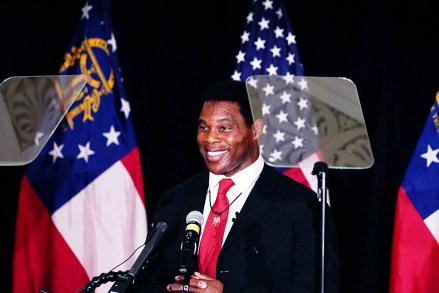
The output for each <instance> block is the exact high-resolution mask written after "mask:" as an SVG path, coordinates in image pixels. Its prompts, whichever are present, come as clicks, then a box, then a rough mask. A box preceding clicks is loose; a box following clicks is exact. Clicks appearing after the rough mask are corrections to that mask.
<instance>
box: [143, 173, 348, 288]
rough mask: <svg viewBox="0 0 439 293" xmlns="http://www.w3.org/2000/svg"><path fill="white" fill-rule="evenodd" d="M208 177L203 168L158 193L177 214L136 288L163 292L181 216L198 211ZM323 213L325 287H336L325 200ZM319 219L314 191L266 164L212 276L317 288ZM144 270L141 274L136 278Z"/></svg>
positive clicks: (242, 283) (255, 284) (171, 272)
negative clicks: (324, 221)
mask: <svg viewBox="0 0 439 293" xmlns="http://www.w3.org/2000/svg"><path fill="white" fill-rule="evenodd" d="M208 180H209V173H208V171H207V170H206V171H202V172H200V173H199V174H197V175H195V176H193V177H191V178H189V179H188V180H187V181H185V182H183V183H182V184H180V185H177V186H175V187H174V188H172V189H170V190H168V191H167V192H165V193H164V194H163V195H162V196H161V197H160V199H159V202H158V204H157V208H156V211H159V210H161V209H162V208H164V207H166V206H169V205H172V206H175V207H177V208H178V210H179V211H180V213H181V215H180V217H181V220H180V224H179V225H178V227H177V229H176V230H174V231H171V232H170V233H169V235H167V236H166V238H165V239H164V240H163V241H164V242H163V244H162V245H161V246H160V248H159V249H158V251H157V257H156V258H155V259H154V260H153V261H151V263H149V264H148V266H147V269H146V270H145V271H144V272H142V275H143V276H142V278H139V282H137V284H136V288H137V289H139V288H147V290H146V291H144V292H165V288H166V285H167V284H169V283H173V282H174V277H175V275H177V274H178V265H179V257H180V251H181V241H182V239H183V234H184V230H185V225H186V222H185V217H186V215H187V214H188V213H189V212H191V211H193V210H198V211H200V212H202V211H203V207H204V201H205V198H206V190H207V187H208ZM155 214H156V213H155ZM325 214H326V224H325V230H326V241H325V246H326V250H325V268H326V269H325V292H328V293H332V292H339V287H340V284H339V283H340V282H339V279H340V277H339V270H340V268H339V259H338V253H337V243H336V242H337V240H336V234H335V233H336V231H335V227H334V222H333V218H332V215H331V211H330V209H329V208H327V209H326V213H325ZM320 219H321V205H320V202H319V201H318V200H317V195H316V193H315V192H313V191H312V190H311V189H309V188H307V187H306V186H304V185H302V184H300V183H298V182H296V181H294V180H292V179H291V178H289V177H287V176H286V175H284V174H282V173H280V172H278V171H277V170H275V169H274V168H272V167H270V166H268V165H265V166H264V168H263V171H262V173H261V175H260V177H259V179H258V180H257V182H256V184H255V186H254V188H253V189H252V190H251V192H250V194H249V197H248V199H247V201H246V202H245V204H244V206H243V208H242V209H241V211H240V213H239V215H237V217H236V220H235V222H234V224H233V226H232V228H231V230H230V232H229V235H228V236H227V239H226V240H225V243H224V245H223V248H222V250H221V253H220V255H219V257H218V263H217V279H218V280H220V281H221V282H223V283H224V292H318V291H319V290H320V289H319V284H320V279H321V273H320V267H321V265H320V264H321V254H320V251H321V241H320V235H321V228H320V226H321V225H320V223H321V220H320ZM195 270H197V264H196V263H195ZM143 278H145V279H146V280H142V281H140V279H143ZM143 282H147V283H148V285H144V284H143ZM145 286H146V287H145Z"/></svg>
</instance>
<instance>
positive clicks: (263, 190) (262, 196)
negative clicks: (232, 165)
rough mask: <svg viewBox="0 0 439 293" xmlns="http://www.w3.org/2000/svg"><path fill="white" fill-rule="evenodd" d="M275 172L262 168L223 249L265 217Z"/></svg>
mask: <svg viewBox="0 0 439 293" xmlns="http://www.w3.org/2000/svg"><path fill="white" fill-rule="evenodd" d="M272 172H276V171H274V170H272V169H270V168H267V166H264V169H263V170H262V173H261V176H260V177H259V179H258V181H257V182H256V184H255V186H254V187H253V189H252V191H251V192H250V194H249V196H248V198H247V200H246V202H245V204H244V206H243V207H242V209H241V211H240V213H239V214H238V216H237V217H236V221H235V223H234V224H233V226H232V229H231V230H230V232H229V235H228V236H227V239H226V241H225V242H224V246H223V249H227V247H229V246H230V245H231V244H232V243H233V242H234V241H236V239H238V238H239V237H242V235H244V234H245V233H246V231H247V230H248V229H250V228H251V227H252V226H253V225H255V223H256V222H257V220H258V219H259V218H260V217H262V216H263V215H265V214H266V213H267V212H268V211H269V210H270V209H271V208H272V207H273V205H274V204H273V201H272V200H271V199H270V195H271V194H272V193H273V190H274V184H273V183H274V180H275V179H274V178H273V175H274V174H273V173H272Z"/></svg>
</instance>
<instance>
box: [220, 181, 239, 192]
mask: <svg viewBox="0 0 439 293" xmlns="http://www.w3.org/2000/svg"><path fill="white" fill-rule="evenodd" d="M233 185H235V182H233V180H232V179H222V180H221V181H220V182H219V188H218V195H220V194H221V195H226V193H227V191H229V189H230V188H232V186H233Z"/></svg>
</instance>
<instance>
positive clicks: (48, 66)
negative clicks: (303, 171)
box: [0, 0, 439, 293]
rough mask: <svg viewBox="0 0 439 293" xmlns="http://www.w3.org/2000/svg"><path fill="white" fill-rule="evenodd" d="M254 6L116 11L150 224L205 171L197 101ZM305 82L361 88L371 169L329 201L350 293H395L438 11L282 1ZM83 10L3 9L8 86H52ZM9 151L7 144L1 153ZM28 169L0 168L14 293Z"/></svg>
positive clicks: (6, 258)
mask: <svg viewBox="0 0 439 293" xmlns="http://www.w3.org/2000/svg"><path fill="white" fill-rule="evenodd" d="M249 5H250V0H247V1H242V0H241V1H238V0H227V1H226V0H223V1H165V0H161V1H134V0H125V1H116V0H114V1H113V27H114V30H115V36H116V40H117V45H118V50H119V51H118V54H119V62H120V66H121V67H122V70H123V75H124V79H125V86H126V91H127V94H128V99H129V100H130V103H131V108H132V117H133V120H134V127H135V130H136V132H137V140H138V146H139V149H140V152H141V158H142V165H143V172H144V182H145V194H146V199H147V208H148V215H150V214H151V213H152V209H153V208H154V205H155V203H156V200H157V198H158V197H159V195H160V194H161V193H162V192H163V191H164V190H165V189H167V188H169V187H171V186H173V185H175V184H177V183H179V182H181V181H182V180H184V179H186V178H187V177H189V176H190V175H192V174H194V173H195V172H197V171H198V170H200V169H201V168H202V167H203V163H202V161H201V159H200V158H199V154H198V150H197V146H196V141H195V131H196V120H197V117H198V112H199V109H198V108H196V107H195V100H196V98H197V97H198V96H199V95H200V93H201V92H202V91H203V90H204V89H205V88H206V87H207V86H208V85H210V84H211V83H213V82H216V81H218V80H222V79H228V78H230V76H231V74H232V73H233V70H234V68H235V63H236V59H235V55H236V54H237V53H238V50H239V47H240V36H241V33H242V32H243V28H244V22H245V17H246V16H247V14H248V11H249ZM285 5H286V7H287V13H288V16H289V19H290V23H291V25H292V27H293V30H294V32H295V34H296V40H297V44H298V47H299V53H300V59H301V62H302V63H303V65H304V69H305V75H307V76H327V77H347V78H349V79H351V80H352V81H353V82H354V83H355V84H356V86H357V90H358V94H359V97H360V102H361V105H362V108H363V114H364V118H365V121H366V125H367V128H368V132H369V136H370V141H371V145H372V149H373V153H374V157H375V163H374V165H373V166H372V167H371V168H369V169H367V170H333V169H331V171H330V174H329V184H330V196H331V202H332V209H333V211H334V214H335V217H336V221H337V226H338V231H339V241H340V251H341V260H342V271H343V292H349V293H351V292H368V293H370V292H388V283H389V274H390V253H391V241H392V231H393V217H394V211H395V204H396V195H397V191H398V187H399V185H400V183H401V181H402V179H403V176H404V173H405V170H406V167H407V165H408V163H409V160H410V158H411V155H412V152H413V150H414V147H415V145H416V143H417V141H418V138H419V137H420V135H421V132H422V129H423V126H424V123H425V121H426V119H427V116H428V113H429V109H430V106H431V105H432V103H433V101H434V98H435V94H436V91H437V90H439V84H438V81H439V64H438V60H439V59H438V46H437V44H436V41H437V39H438V35H439V31H438V30H439V27H438V22H437V9H436V7H435V5H434V4H433V1H422V0H420V1H383V0H370V1H367V0H366V1H323V0H320V1H310V0H307V1H303V0H302V1H285ZM82 6H83V1H55V0H39V1H30V0H18V1H7V2H6V1H2V2H1V4H0V9H1V10H0V11H1V17H0V80H4V79H5V78H7V77H10V76H14V75H50V74H56V73H57V72H58V69H59V67H60V65H61V63H62V61H63V55H64V52H65V51H66V50H67V49H68V44H69V42H70V39H71V37H72V36H73V28H74V26H75V25H76V23H77V22H78V21H79V18H80V16H81V8H82ZM0 143H1V142H0ZM23 170H24V167H0V184H1V188H2V191H1V192H0V194H1V195H2V204H1V205H0V209H1V210H0V216H1V220H0V221H1V224H0V225H1V229H0V235H1V236H0V238H1V239H2V240H1V242H2V246H1V247H2V248H1V250H0V253H1V255H0V267H1V277H0V278H1V288H2V290H1V291H3V292H8V291H10V286H11V285H10V278H11V262H12V252H13V239H14V229H15V215H16V209H17V197H18V188H19V184H20V179H21V176H22V172H23Z"/></svg>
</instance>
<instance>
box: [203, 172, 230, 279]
mask: <svg viewBox="0 0 439 293" xmlns="http://www.w3.org/2000/svg"><path fill="white" fill-rule="evenodd" d="M233 185H235V183H234V182H233V181H232V180H231V179H222V180H221V181H220V183H219V188H218V196H217V197H216V200H215V203H214V205H213V207H211V209H210V213H209V217H208V218H207V222H206V225H205V226H204V231H203V236H202V238H201V244H200V253H199V256H198V260H199V262H198V263H199V269H200V273H202V274H206V275H208V276H210V277H212V278H216V262H217V260H218V255H219V253H220V250H221V247H222V244H223V237H224V229H225V228H226V223H227V217H228V215H229V200H228V199H227V196H226V194H227V191H229V189H230V188H231V187H232V186H233ZM209 196H210V194H209Z"/></svg>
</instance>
